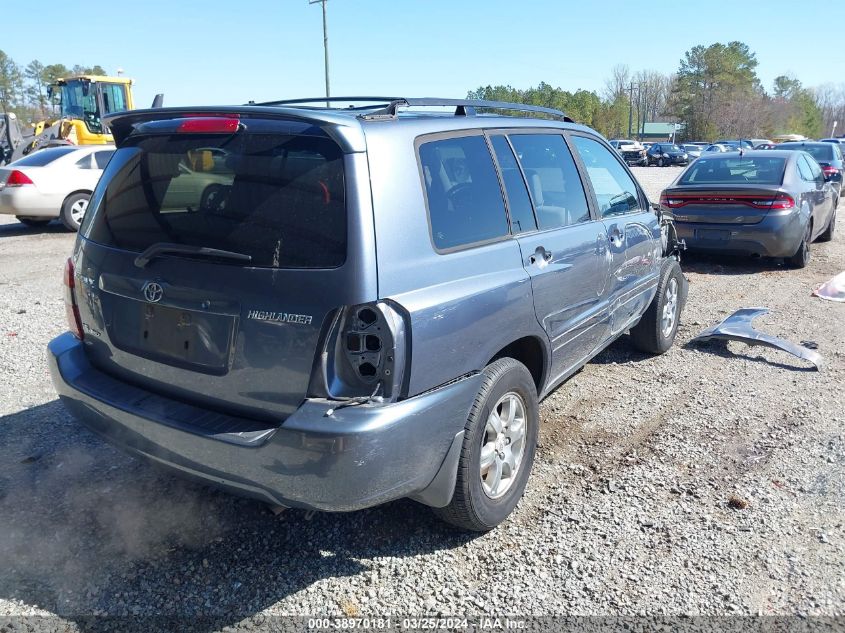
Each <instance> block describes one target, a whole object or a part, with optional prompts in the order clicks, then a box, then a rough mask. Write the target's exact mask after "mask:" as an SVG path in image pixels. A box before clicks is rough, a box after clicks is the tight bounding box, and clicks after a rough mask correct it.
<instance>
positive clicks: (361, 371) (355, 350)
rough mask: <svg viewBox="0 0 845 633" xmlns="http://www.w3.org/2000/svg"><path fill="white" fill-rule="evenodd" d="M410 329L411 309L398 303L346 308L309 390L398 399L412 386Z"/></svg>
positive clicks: (339, 397)
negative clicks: (408, 311)
mask: <svg viewBox="0 0 845 633" xmlns="http://www.w3.org/2000/svg"><path fill="white" fill-rule="evenodd" d="M408 331H409V324H408V317H407V315H406V314H405V313H404V311H403V310H402V309H401V308H400V307H399V306H397V305H395V304H393V303H390V302H384V301H379V302H376V303H367V304H362V305H355V306H346V307H343V308H341V309H340V310H339V311H338V312H337V313H336V314H335V316H334V319H333V320H332V322H331V323H330V325H329V328H328V332H327V334H326V336H325V337H324V341H323V346H322V352H321V354H320V358H319V359H318V362H317V364H316V366H315V372H314V374H312V380H311V387H310V388H309V392H310V395H312V396H316V397H325V398H329V399H337V400H347V399H356V398H372V399H373V400H376V401H382V402H385V401H386V402H392V401H395V400H398V399H399V398H401V397H402V396H403V395H404V392H405V390H406V389H407V386H406V376H407V372H406V364H407V360H408V358H409V354H408V350H407V345H408V341H409V337H408Z"/></svg>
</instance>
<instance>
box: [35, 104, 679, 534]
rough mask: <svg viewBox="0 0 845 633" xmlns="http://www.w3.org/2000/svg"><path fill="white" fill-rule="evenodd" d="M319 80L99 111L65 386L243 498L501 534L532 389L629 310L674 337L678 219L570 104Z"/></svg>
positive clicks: (87, 408)
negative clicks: (329, 92)
mask: <svg viewBox="0 0 845 633" xmlns="http://www.w3.org/2000/svg"><path fill="white" fill-rule="evenodd" d="M320 101H321V102H322V103H315V102H314V100H296V101H285V102H272V103H265V104H252V103H251V104H249V105H245V106H237V107H196V108H167V109H165V108H159V109H151V110H138V111H132V112H125V113H121V114H118V115H116V116H113V117H112V118H111V119H110V121H109V124H110V126H111V129H112V132H113V134H114V137H115V141H116V144H117V151H116V152H115V154H114V156H113V157H112V159H111V161H110V162H109V164H108V166H107V168H106V169H105V171H104V173H103V177H102V179H101V181H100V183H99V185H98V186H97V188H96V190H95V191H94V193H93V195H92V198H91V202H90V205H89V207H88V211H87V213H86V216H85V219H84V222H83V224H82V226H81V229H80V232H79V235H78V238H77V241H76V245H75V247H74V251H73V255H72V257H71V258H70V259H69V260H68V263H67V266H66V270H65V302H66V305H67V315H68V323H69V326H70V330H71V331H70V332H68V333H66V334H63V335H61V336H59V337H57V338H55V339H54V340H53V341H52V342H51V343H50V345H49V361H50V366H51V371H52V376H53V382H54V384H55V386H56V389H57V390H58V392H59V395H60V396H61V399H62V400H63V402H64V403H65V405H66V406H67V407H68V409H69V410H70V411H71V412H72V413H73V414H74V415H75V416H76V417H77V418H78V419H79V420H80V421H81V422H82V423H84V424H85V425H86V426H87V427H88V428H90V429H92V430H93V431H95V432H97V433H98V434H100V435H101V436H103V437H104V438H106V439H107V440H109V441H111V442H113V443H115V444H117V445H119V446H121V447H123V448H124V449H126V450H128V451H129V452H131V453H133V454H135V455H140V456H143V457H145V458H147V459H149V460H151V461H152V462H155V463H157V464H160V465H164V466H166V467H169V468H171V469H174V470H175V471H178V472H180V473H182V474H183V475H185V476H189V477H194V478H198V479H200V480H202V481H205V482H207V483H210V484H212V485H216V486H220V487H223V488H226V489H228V490H231V491H234V492H236V493H238V494H241V495H247V496H250V497H254V498H258V499H261V500H264V501H267V502H269V503H272V504H278V505H284V506H294V507H300V508H309V509H319V510H330V511H344V510H355V509H358V508H364V507H368V506H373V505H376V504H380V503H383V502H386V501H390V500H392V499H398V498H402V497H410V498H411V499H415V500H417V501H419V502H421V503H423V504H426V505H428V506H431V507H433V508H436V509H437V511H438V513H439V514H440V515H441V516H442V517H443V518H444V519H446V520H447V521H450V522H451V523H453V524H456V525H458V526H460V527H462V528H465V529H470V530H489V529H491V528H493V527H494V526H496V525H497V524H499V523H500V522H501V521H503V520H504V519H505V518H506V517H507V516H508V514H509V513H510V512H511V511H512V510H513V509H514V507H515V506H516V504H517V503H518V501H519V499H520V497H521V496H522V494H523V491H524V489H525V486H526V482H527V480H528V476H529V474H530V471H531V466H532V462H533V459H534V451H535V446H536V443H537V433H538V423H539V416H538V402H539V401H540V400H541V399H542V398H543V397H545V396H546V395H548V394H549V393H550V392H551V391H553V390H554V389H555V388H556V387H557V386H558V385H559V384H560V383H561V382H563V381H564V380H565V379H566V378H567V377H569V376H570V375H572V374H573V373H574V372H576V371H577V370H578V369H579V368H580V367H581V366H583V365H584V364H585V363H586V362H588V361H589V360H590V359H591V358H592V357H593V356H595V355H596V354H598V353H599V352H600V351H601V350H602V349H604V348H605V347H606V346H607V345H608V344H609V343H610V342H611V341H613V340H614V339H616V338H617V337H619V336H620V335H622V334H624V333H626V332H628V331H630V335H631V336H630V338H631V341H632V342H633V344H634V345H635V346H636V347H637V348H639V349H641V350H645V351H647V352H651V353H662V352H665V351H666V350H667V349H668V348H669V347H670V346H671V345H672V342H673V340H674V337H675V332H676V329H677V327H678V319H679V316H680V312H681V309H682V306H683V303H684V300H685V297H686V291H687V285H686V281H685V279H684V277H683V275H682V273H681V269H680V266H679V258H678V252H677V251H678V242H677V238H676V235H675V232H674V228H673V224H672V221H671V218H670V217H668V216H666V215H664V212H661V211H660V210H659V208H653V207H652V206H650V204H649V202H648V199H647V198H646V196H645V194H644V193H643V191H642V189H641V188H640V187H639V185H638V184H637V182H636V180H635V179H634V178H633V177H632V175H631V173H630V171H629V170H628V168H627V167H626V165H625V164H624V162H623V161H622V160H621V158H620V157H619V155H618V154H617V153H616V152H615V151H614V150H613V149H612V148H611V147H610V146H609V145H608V144H607V142H606V141H605V140H604V139H603V138H602V137H601V136H599V135H598V134H597V133H596V132H594V131H593V130H591V129H589V128H587V127H584V126H582V125H577V124H575V123H573V122H572V121H571V119H569V118H568V117H566V116H565V115H564V114H563V113H561V112H558V111H555V110H549V109H544V108H536V107H529V106H522V105H518V104H507V103H499V102H476V101H464V100H448V99H398V98H397V99H392V98H370V99H364V98H354V99H352V100H339V99H334V100H332V101H331V103H329V104H326V103H325V100H320ZM342 104H343V105H344V107H341V105H342ZM347 104H348V105H347ZM329 106H330V107H329ZM503 111H509V112H512V113H513V112H515V111H522V113H523V114H527V115H528V116H525V117H516V116H506V115H503V114H502V112H503Z"/></svg>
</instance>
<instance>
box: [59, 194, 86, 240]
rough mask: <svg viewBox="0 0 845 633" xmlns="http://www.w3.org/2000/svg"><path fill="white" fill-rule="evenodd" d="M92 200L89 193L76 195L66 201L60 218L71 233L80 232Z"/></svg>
mask: <svg viewBox="0 0 845 633" xmlns="http://www.w3.org/2000/svg"><path fill="white" fill-rule="evenodd" d="M90 199H91V196H90V194H87V193H74V194H72V195H70V196H68V197H67V198H66V199H65V202H64V204H63V205H62V212H61V214H60V218H61V220H62V224H64V225H65V228H66V229H68V230H69V231H78V230H79V225H80V224H82V220H83V218H84V217H85V211H86V210H87V209H88V201H89V200H90Z"/></svg>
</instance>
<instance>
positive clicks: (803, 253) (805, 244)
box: [786, 223, 813, 269]
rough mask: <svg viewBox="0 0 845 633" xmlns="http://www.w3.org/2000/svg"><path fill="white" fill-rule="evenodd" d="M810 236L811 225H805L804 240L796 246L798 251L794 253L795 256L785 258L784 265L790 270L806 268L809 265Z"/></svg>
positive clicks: (811, 231) (811, 232)
mask: <svg viewBox="0 0 845 633" xmlns="http://www.w3.org/2000/svg"><path fill="white" fill-rule="evenodd" d="M812 234H813V225H812V223H810V224H807V232H806V233H805V234H804V238H803V239H802V240H801V243H800V244H799V245H798V250H797V251H795V254H794V255H793V256H792V257H787V258H786V263H787V265H788V266H789V267H790V268H796V269H800V268H806V267H807V264H809V263H810V237H811V236H812Z"/></svg>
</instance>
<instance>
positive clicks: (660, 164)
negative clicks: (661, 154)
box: [657, 158, 664, 167]
mask: <svg viewBox="0 0 845 633" xmlns="http://www.w3.org/2000/svg"><path fill="white" fill-rule="evenodd" d="M663 165H664V163H663V159H662V158H658V159H657V166H658V167H663Z"/></svg>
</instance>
